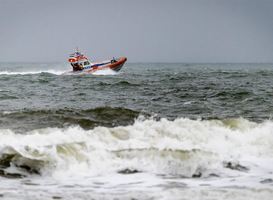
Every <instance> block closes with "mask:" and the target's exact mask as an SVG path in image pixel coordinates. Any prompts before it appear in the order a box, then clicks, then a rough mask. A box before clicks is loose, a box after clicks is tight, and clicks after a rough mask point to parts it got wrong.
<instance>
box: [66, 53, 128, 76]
mask: <svg viewBox="0 0 273 200" xmlns="http://www.w3.org/2000/svg"><path fill="white" fill-rule="evenodd" d="M126 61H127V58H126V57H122V58H113V59H111V60H105V61H100V62H95V63H91V62H90V61H89V59H88V58H87V57H86V56H84V54H83V53H81V52H79V51H78V49H77V51H76V52H75V53H73V54H70V57H69V58H68V62H69V63H70V64H71V66H72V68H73V71H68V72H65V73H63V74H62V75H80V74H87V73H94V72H96V71H98V70H104V69H111V70H114V71H116V72H118V71H119V70H120V69H121V68H122V66H123V65H124V63H125V62H126Z"/></svg>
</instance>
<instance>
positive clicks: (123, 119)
mask: <svg viewBox="0 0 273 200" xmlns="http://www.w3.org/2000/svg"><path fill="white" fill-rule="evenodd" d="M140 114H144V113H140V112H138V111H134V110H131V109H126V108H121V107H116V108H112V107H99V108H94V109H88V110H79V109H78V110H72V109H57V110H20V111H15V112H12V111H11V112H3V113H1V114H0V127H1V128H2V129H3V128H6V129H11V130H14V131H16V132H17V133H24V132H27V131H30V130H35V129H40V128H47V127H58V128H63V127H67V126H80V127H81V128H83V129H85V130H87V129H92V128H94V127H97V126H105V127H114V126H119V125H128V124H132V123H133V122H134V120H135V119H136V118H137V117H138V116H139V115H140Z"/></svg>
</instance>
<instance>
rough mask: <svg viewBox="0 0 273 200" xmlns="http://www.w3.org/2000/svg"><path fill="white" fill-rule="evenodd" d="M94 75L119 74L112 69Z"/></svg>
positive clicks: (96, 72) (99, 71) (98, 71)
mask: <svg viewBox="0 0 273 200" xmlns="http://www.w3.org/2000/svg"><path fill="white" fill-rule="evenodd" d="M92 74H94V75H117V74H118V73H117V72H115V71H114V70H111V69H104V70H97V71H95V72H94V73H92Z"/></svg>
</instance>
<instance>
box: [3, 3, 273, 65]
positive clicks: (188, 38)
mask: <svg viewBox="0 0 273 200" xmlns="http://www.w3.org/2000/svg"><path fill="white" fill-rule="evenodd" d="M0 9H1V12H0V62H1V61H2V62H3V61H4V62H9V61H30V62H31V61H34V62H39V61H41V62H45V61H52V62H54V61H60V62H67V59H68V56H69V54H70V53H72V52H73V51H74V50H75V48H76V46H79V49H80V50H81V51H83V52H84V53H85V55H86V56H88V57H89V58H90V60H91V61H98V60H102V59H109V58H111V57H113V56H115V57H120V56H126V57H128V61H129V62H273V0H0Z"/></svg>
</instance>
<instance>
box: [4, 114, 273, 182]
mask: <svg viewBox="0 0 273 200" xmlns="http://www.w3.org/2000/svg"><path fill="white" fill-rule="evenodd" d="M0 137H1V141H0V176H4V177H24V176H29V175H30V174H36V175H41V176H54V177H75V176H76V177H77V176H80V177H81V176H97V175H100V174H105V173H141V172H149V173H154V174H161V175H164V176H171V175H176V176H177V175H178V176H182V177H209V176H232V175H234V174H238V173H247V172H249V171H253V170H254V169H255V168H256V166H257V165H261V166H260V167H261V168H264V169H266V168H268V165H269V163H272V161H273V160H272V155H273V148H272V147H273V122H271V121H268V122H264V123H260V124H258V123H254V122H250V121H248V120H246V119H232V120H224V121H221V120H206V121H201V120H190V119H186V118H180V119H176V120H174V121H170V120H167V119H161V120H153V119H143V120H141V119H138V120H136V121H135V122H134V123H133V124H132V125H127V126H116V127H112V128H109V127H104V126H99V127H96V128H94V129H91V130H84V129H82V128H80V127H79V126H73V127H67V128H44V129H37V130H33V131H30V132H27V133H26V134H16V133H14V132H12V131H11V130H5V129H2V130H0ZM266 173H267V172H266Z"/></svg>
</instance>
